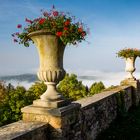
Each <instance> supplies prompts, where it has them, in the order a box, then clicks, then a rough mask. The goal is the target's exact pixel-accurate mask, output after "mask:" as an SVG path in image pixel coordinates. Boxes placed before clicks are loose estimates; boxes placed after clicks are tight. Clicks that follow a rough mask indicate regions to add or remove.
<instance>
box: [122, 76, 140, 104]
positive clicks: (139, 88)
mask: <svg viewBox="0 0 140 140" xmlns="http://www.w3.org/2000/svg"><path fill="white" fill-rule="evenodd" d="M121 85H129V86H132V87H133V91H132V103H133V105H134V106H138V105H139V101H140V82H139V80H135V79H125V80H123V81H121Z"/></svg>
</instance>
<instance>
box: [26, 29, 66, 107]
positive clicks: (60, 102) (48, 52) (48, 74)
mask: <svg viewBox="0 0 140 140" xmlns="http://www.w3.org/2000/svg"><path fill="white" fill-rule="evenodd" d="M28 36H29V37H30V38H31V39H32V40H33V42H34V43H35V45H36V47H37V50H38V53H39V60H40V67H39V70H38V72H37V76H38V78H39V79H40V80H41V81H43V82H45V83H46V85H47V90H46V92H45V93H43V94H42V95H41V96H40V99H39V100H35V101H34V102H33V104H34V105H36V106H43V107H52V108H57V107H61V106H64V105H66V104H68V101H67V100H66V99H65V98H64V97H63V96H62V94H61V93H59V92H58V91H57V89H56V85H57V84H58V83H59V81H61V80H62V79H63V78H64V76H65V73H66V72H65V70H64V69H63V54H64V50H65V45H64V44H63V43H62V41H61V40H60V39H59V38H58V37H57V36H56V35H53V34H51V33H50V32H48V31H47V30H41V31H35V32H32V33H30V34H29V35H28Z"/></svg>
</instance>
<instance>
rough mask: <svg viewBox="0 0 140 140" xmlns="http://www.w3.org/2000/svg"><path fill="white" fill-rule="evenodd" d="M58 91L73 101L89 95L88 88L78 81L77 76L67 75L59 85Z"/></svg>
mask: <svg viewBox="0 0 140 140" xmlns="http://www.w3.org/2000/svg"><path fill="white" fill-rule="evenodd" d="M58 91H59V92H61V93H62V94H63V95H64V96H65V97H66V98H69V99H71V100H77V99H80V98H82V97H85V96H87V94H88V92H87V89H86V87H85V86H84V85H83V84H82V82H81V81H78V80H77V76H76V75H75V74H71V75H69V74H66V75H65V78H64V79H63V80H62V81H61V82H60V84H59V85H58Z"/></svg>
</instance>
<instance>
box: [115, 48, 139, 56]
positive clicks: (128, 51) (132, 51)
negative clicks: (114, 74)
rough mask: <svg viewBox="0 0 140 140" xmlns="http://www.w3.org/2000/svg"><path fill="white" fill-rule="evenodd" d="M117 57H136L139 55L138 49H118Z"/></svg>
mask: <svg viewBox="0 0 140 140" xmlns="http://www.w3.org/2000/svg"><path fill="white" fill-rule="evenodd" d="M117 55H118V57H121V58H129V57H134V58H136V57H137V56H138V57H140V50H138V49H136V48H125V49H122V50H120V51H119V52H118V53H117Z"/></svg>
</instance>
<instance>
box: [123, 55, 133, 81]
mask: <svg viewBox="0 0 140 140" xmlns="http://www.w3.org/2000/svg"><path fill="white" fill-rule="evenodd" d="M135 60H136V57H128V58H125V61H126V67H125V71H126V72H128V75H127V76H126V78H127V79H133V80H134V79H136V78H135V77H134V76H133V72H134V71H135V70H136V68H135Z"/></svg>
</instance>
